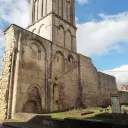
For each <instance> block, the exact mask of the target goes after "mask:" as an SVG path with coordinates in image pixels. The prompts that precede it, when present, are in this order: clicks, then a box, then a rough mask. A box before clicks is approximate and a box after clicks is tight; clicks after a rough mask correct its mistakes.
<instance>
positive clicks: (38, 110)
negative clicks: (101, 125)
mask: <svg viewBox="0 0 128 128" xmlns="http://www.w3.org/2000/svg"><path fill="white" fill-rule="evenodd" d="M74 4H75V3H74V0H30V6H31V7H30V9H31V11H30V14H31V15H30V25H29V26H28V27H27V28H26V29H23V28H21V27H19V26H17V25H14V24H12V25H10V26H9V27H8V28H7V29H6V30H5V31H4V34H5V39H6V48H5V53H4V57H3V65H2V78H1V80H0V98H1V100H0V118H1V119H10V118H15V114H16V113H35V114H42V113H47V112H54V111H62V110H67V109H71V108H74V107H88V106H102V105H104V104H105V103H106V101H108V100H109V99H110V93H114V94H115V93H117V86H116V80H115V78H114V77H113V76H110V75H107V74H104V73H101V72H98V71H97V69H96V67H94V65H93V63H92V61H91V59H90V58H88V57H86V56H84V55H81V54H78V53H77V46H76V30H77V28H76V26H75V9H74ZM85 36H86V35H85ZM78 45H79V44H78ZM85 47H86V46H85Z"/></svg>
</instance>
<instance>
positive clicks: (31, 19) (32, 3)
mask: <svg viewBox="0 0 128 128" xmlns="http://www.w3.org/2000/svg"><path fill="white" fill-rule="evenodd" d="M33 5H34V1H33V0H30V24H32V23H33V13H34V12H33Z"/></svg>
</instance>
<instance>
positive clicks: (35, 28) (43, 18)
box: [28, 0, 76, 52]
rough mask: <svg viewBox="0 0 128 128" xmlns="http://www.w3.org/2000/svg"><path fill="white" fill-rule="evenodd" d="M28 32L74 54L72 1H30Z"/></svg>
mask: <svg viewBox="0 0 128 128" xmlns="http://www.w3.org/2000/svg"><path fill="white" fill-rule="evenodd" d="M30 6H31V9H30V10H31V11H30V25H29V26H28V30H29V31H31V32H33V33H35V34H37V35H39V36H41V37H43V38H46V39H48V40H50V41H51V42H52V43H53V44H55V45H58V46H61V47H63V48H66V49H68V50H71V51H73V52H76V26H75V9H74V0H30Z"/></svg>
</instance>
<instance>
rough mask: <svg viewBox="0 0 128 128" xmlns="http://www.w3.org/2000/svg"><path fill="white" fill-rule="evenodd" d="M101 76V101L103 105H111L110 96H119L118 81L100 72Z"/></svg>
mask: <svg viewBox="0 0 128 128" xmlns="http://www.w3.org/2000/svg"><path fill="white" fill-rule="evenodd" d="M98 74H99V81H100V82H99V86H100V97H101V98H100V99H101V105H103V106H104V105H105V106H106V105H109V104H110V94H117V91H118V89H117V84H116V79H115V77H113V76H110V75H107V74H105V73H102V72H98Z"/></svg>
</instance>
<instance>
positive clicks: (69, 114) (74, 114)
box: [50, 107, 128, 124]
mask: <svg viewBox="0 0 128 128" xmlns="http://www.w3.org/2000/svg"><path fill="white" fill-rule="evenodd" d="M90 111H92V112H94V113H91V114H87V112H90ZM82 113H86V114H85V115H81V114H82ZM103 113H108V114H110V115H111V113H112V110H111V107H108V108H106V109H105V108H100V107H92V108H88V109H73V110H70V111H66V112H60V113H52V114H50V115H51V116H52V117H53V118H58V119H64V118H79V119H93V120H103V121H113V119H112V117H108V116H101V117H100V116H97V115H99V114H103ZM122 122H123V124H128V119H127V118H126V119H123V121H122Z"/></svg>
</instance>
